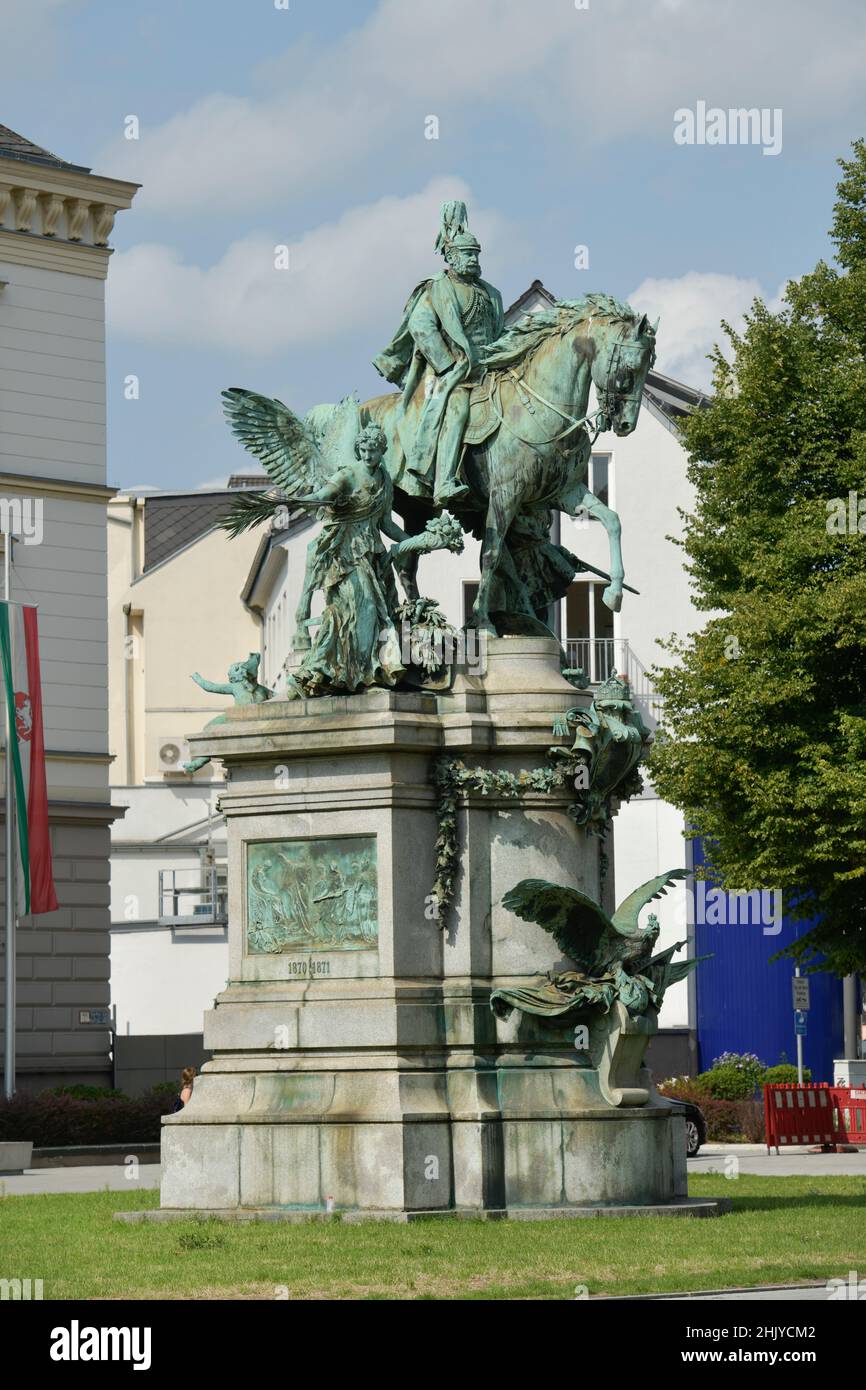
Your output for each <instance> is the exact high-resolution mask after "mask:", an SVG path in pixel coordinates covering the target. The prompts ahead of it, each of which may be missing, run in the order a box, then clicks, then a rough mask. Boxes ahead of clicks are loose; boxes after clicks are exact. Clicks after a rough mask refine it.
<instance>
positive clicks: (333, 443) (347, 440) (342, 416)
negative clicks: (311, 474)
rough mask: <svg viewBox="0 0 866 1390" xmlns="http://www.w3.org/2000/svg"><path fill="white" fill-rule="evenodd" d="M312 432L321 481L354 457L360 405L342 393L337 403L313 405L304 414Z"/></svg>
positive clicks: (359, 426) (358, 431)
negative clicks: (320, 471) (341, 397)
mask: <svg viewBox="0 0 866 1390" xmlns="http://www.w3.org/2000/svg"><path fill="white" fill-rule="evenodd" d="M304 424H305V426H306V428H307V431H308V433H309V434H311V435H312V437H313V439H314V441H315V443H316V446H317V449H318V458H319V461H320V462H319V467H320V469H321V470H322V474H323V478H322V481H324V479H325V478H329V477H330V476H331V474H332V473H335V472H336V471H337V469H338V468H342V467H343V466H344V465H345V464H347V463H350V462H351V460H352V459H353V458H354V457H355V441H356V439H357V438H358V435H359V433H360V431H361V407H360V405H359V403H358V399H357V397H356V396H344V397H343V399H342V400H341V401H340V402H339V404H338V405H316V406H314V407H313V409H312V410H310V411H308V412H307V414H306V415H305V416H304Z"/></svg>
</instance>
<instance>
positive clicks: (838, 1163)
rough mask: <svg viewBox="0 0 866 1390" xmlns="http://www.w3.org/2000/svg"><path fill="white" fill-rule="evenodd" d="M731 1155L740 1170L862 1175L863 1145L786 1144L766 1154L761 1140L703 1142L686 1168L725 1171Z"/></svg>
mask: <svg viewBox="0 0 866 1390" xmlns="http://www.w3.org/2000/svg"><path fill="white" fill-rule="evenodd" d="M732 1159H735V1160H736V1165H737V1168H738V1169H739V1171H740V1172H741V1173H756V1174H759V1175H760V1176H761V1177H767V1178H786V1177H790V1176H792V1175H800V1176H802V1177H810V1178H811V1177H819V1176H821V1175H824V1174H827V1175H833V1174H835V1175H836V1176H837V1177H838V1176H843V1177H859V1176H864V1177H866V1149H861V1150H860V1152H859V1153H855V1154H810V1153H809V1151H808V1149H806V1148H791V1149H787V1148H786V1149H782V1150H781V1151H780V1152H779V1153H778V1154H777V1153H776V1152H775V1150H774V1151H773V1153H771V1154H768V1153H767V1147H766V1145H765V1144H705V1145H704V1147H703V1148H702V1149H701V1151H700V1153H699V1154H698V1156H697V1158H690V1159H689V1172H690V1173H709V1172H718V1173H725V1174H727V1172H728V1171H729V1167H728V1165H730V1164H731V1160H732ZM734 1171H736V1169H735V1170H734Z"/></svg>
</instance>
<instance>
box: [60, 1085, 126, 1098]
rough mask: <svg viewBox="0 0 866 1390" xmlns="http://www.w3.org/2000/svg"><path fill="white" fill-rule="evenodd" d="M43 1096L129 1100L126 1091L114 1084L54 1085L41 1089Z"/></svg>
mask: <svg viewBox="0 0 866 1390" xmlns="http://www.w3.org/2000/svg"><path fill="white" fill-rule="evenodd" d="M39 1094H40V1095H41V1096H71V1097H72V1099H73V1100H129V1096H128V1095H126V1093H125V1092H124V1091H116V1090H115V1089H114V1088H113V1087H112V1086H84V1085H82V1084H80V1083H76V1084H75V1085H74V1086H52V1087H50V1089H49V1090H47V1091H40V1092H39Z"/></svg>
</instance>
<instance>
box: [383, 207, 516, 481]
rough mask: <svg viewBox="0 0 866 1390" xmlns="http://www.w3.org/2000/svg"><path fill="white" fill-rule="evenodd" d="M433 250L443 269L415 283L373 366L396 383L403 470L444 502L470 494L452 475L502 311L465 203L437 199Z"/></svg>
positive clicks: (499, 325) (457, 469) (497, 293)
mask: <svg viewBox="0 0 866 1390" xmlns="http://www.w3.org/2000/svg"><path fill="white" fill-rule="evenodd" d="M435 249H436V250H437V251H441V252H442V254H443V255H444V257H445V260H446V262H447V266H448V269H447V270H443V271H440V272H439V273H438V274H437V275H434V276H433V277H432V278H431V279H429V280H422V281H421V283H420V284H418V285H416V286H415V289H414V290H413V291H412V293H411V295H410V296H409V301H408V303H407V305H406V308H405V310H404V311H403V318H402V321H401V323H400V327H399V328H398V329H397V332H396V334H395V335H394V337H393V339H392V340H391V342H390V343H389V344H388V346H387V347H386V348H385V350H384V352H381V353H380V354H379V356H378V357H376V358H374V362H373V365H374V366H375V367H376V369H377V371H379V372H380V373H381V374H382V376H383V377H385V379H386V380H387V381H393V382H395V383H396V384H397V385H398V386H401V387H402V388H403V397H402V406H401V418H400V422H399V425H398V433H399V436H400V441H401V443H402V445H403V450H404V453H405V455H406V461H407V466H408V468H409V470H410V472H412V473H413V474H414V475H415V476H416V477H417V478H419V479H420V480H421V481H422V484H425V485H426V487H427V488H430V475H431V474H433V475H434V481H433V486H432V492H433V500H434V502H435V503H436V504H437V505H439V506H446V505H448V504H453V503H459V502H460V501H461V500H462V499H464V498H466V497H467V495H468V493H469V489H468V488H467V487H465V486H464V485H463V484H462V483H461V482H460V479H459V476H458V473H459V467H460V456H461V453H462V448H463V433H464V430H465V428H466V422H467V420H468V417H469V393H470V390H471V387H472V385H473V384H474V383H475V382H476V381H477V380H478V379H479V377H480V375H481V374H482V373H481V369H480V367H479V359H480V357H481V355H482V353H483V352H484V349H485V348H487V347H489V345H490V344H491V343H492V342H494V341H495V339H496V338H498V337H499V335H500V333H501V332H502V326H503V311H502V296H501V294H500V293H499V291H498V290H497V289H495V288H494V286H493V285H490V284H488V283H487V281H486V280H482V279H481V274H480V265H479V253H480V251H481V246H480V243H479V242H478V241H477V240H476V238H475V237H474V236H473V235H472V233H471V232H470V231H469V217H468V214H467V211H466V204H465V203H462V202H449V203H443V205H442V212H441V223H440V230H439V235H438V237H437V239H436V247H435ZM428 495H429V493H428Z"/></svg>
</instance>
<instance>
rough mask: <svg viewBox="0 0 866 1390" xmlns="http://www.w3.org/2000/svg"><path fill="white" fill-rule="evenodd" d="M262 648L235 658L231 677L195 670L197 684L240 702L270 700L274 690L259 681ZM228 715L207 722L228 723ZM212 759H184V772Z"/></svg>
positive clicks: (248, 703) (248, 702) (194, 678)
mask: <svg viewBox="0 0 866 1390" xmlns="http://www.w3.org/2000/svg"><path fill="white" fill-rule="evenodd" d="M261 660H262V657H261V652H250V654H249V656H248V657H247V659H246V661H235V662H233V663H232V665H231V666H230V667H229V670H228V680H227V681H209V680H206V679H205V677H204V676H200V675H199V673H198V671H194V672H193V677H192V678H193V680H194V681H195V683H196V685H200V686H201V688H202V690H206V691H207V692H208V694H209V695H231V697H232V700H233V701H234V703H235V704H236V705H260V704H263V703H264V701H265V700H270V699H271V698H272V696H273V693H274V692H273V691H272V690H269V689H268V687H267V686H266V685H261V684H260V683H259V665H260V664H261ZM225 722H226V717H225V715H224V714H218V715H216V716H215V717H214V718H213V719H209V720H208V722H207V724H206V725H205V728H206V729H212V728H213V726H214V725H215V724H224V723H225ZM209 762H210V758H208V757H203V758H192V759H191V760H190V762H188V763H184V765H183V770H184V772H198V770H199V768H202V767H204V766H205V764H206V763H209Z"/></svg>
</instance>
